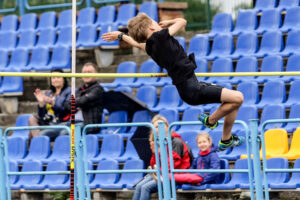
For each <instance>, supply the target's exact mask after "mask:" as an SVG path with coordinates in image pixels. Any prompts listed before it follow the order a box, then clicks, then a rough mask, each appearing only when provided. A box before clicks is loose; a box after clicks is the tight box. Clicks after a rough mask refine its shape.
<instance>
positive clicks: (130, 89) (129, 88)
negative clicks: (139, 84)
mask: <svg viewBox="0 0 300 200" xmlns="http://www.w3.org/2000/svg"><path fill="white" fill-rule="evenodd" d="M114 91H115V92H128V93H131V94H132V88H131V87H129V86H120V87H117V88H116V89H114Z"/></svg>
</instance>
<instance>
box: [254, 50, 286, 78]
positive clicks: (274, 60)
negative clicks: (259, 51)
mask: <svg viewBox="0 0 300 200" xmlns="http://www.w3.org/2000/svg"><path fill="white" fill-rule="evenodd" d="M260 71H261V72H282V71H283V59H282V57H281V56H279V55H270V56H266V57H265V58H264V59H263V62H262V64H261V69H260ZM272 80H280V76H258V77H257V78H256V79H255V81H256V82H258V83H265V82H267V81H272Z"/></svg>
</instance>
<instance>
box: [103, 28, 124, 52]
mask: <svg viewBox="0 0 300 200" xmlns="http://www.w3.org/2000/svg"><path fill="white" fill-rule="evenodd" d="M112 31H118V26H117V25H116V24H104V25H102V26H101V30H100V37H99V45H100V47H101V48H102V49H118V48H119V45H120V42H119V40H115V41H110V42H107V41H104V40H103V39H102V38H101V36H102V35H103V34H104V33H109V32H112Z"/></svg>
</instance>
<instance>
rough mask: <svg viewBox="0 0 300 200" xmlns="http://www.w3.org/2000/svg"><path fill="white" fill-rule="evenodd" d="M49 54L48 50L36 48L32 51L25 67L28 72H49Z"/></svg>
mask: <svg viewBox="0 0 300 200" xmlns="http://www.w3.org/2000/svg"><path fill="white" fill-rule="evenodd" d="M49 60H50V52H49V51H48V48H45V47H38V48H35V49H33V50H32V52H31V59H30V62H29V64H28V66H27V67H26V68H27V69H28V70H34V71H50V70H51V66H49V65H48V64H49Z"/></svg>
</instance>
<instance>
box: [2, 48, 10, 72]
mask: <svg viewBox="0 0 300 200" xmlns="http://www.w3.org/2000/svg"><path fill="white" fill-rule="evenodd" d="M8 61H9V57H8V52H7V51H5V50H4V49H0V71H6V67H7V65H8Z"/></svg>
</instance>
